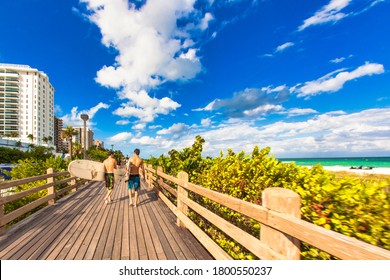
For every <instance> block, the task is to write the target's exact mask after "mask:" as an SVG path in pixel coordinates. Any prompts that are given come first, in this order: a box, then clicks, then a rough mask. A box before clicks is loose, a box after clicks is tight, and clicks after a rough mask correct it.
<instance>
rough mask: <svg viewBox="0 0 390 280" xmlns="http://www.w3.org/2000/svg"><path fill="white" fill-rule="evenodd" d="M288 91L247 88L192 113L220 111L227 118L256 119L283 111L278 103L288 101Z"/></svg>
mask: <svg viewBox="0 0 390 280" xmlns="http://www.w3.org/2000/svg"><path fill="white" fill-rule="evenodd" d="M288 96H289V91H288V89H287V87H286V86H278V87H275V88H273V87H271V86H269V87H264V88H262V89H258V88H247V89H245V90H243V91H240V92H236V93H234V94H233V97H232V98H227V99H215V100H214V101H212V102H210V103H209V104H208V105H207V106H206V107H204V108H198V109H193V111H222V114H224V115H225V116H226V117H228V118H244V117H258V116H261V115H264V114H266V113H267V112H268V113H271V112H275V111H280V110H282V109H283V107H282V106H280V105H279V103H282V102H284V101H286V100H287V99H288Z"/></svg>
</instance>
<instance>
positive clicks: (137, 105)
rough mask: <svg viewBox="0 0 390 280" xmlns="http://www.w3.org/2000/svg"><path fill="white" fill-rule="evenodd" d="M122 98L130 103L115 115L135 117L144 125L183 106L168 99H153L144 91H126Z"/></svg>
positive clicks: (116, 111)
mask: <svg viewBox="0 0 390 280" xmlns="http://www.w3.org/2000/svg"><path fill="white" fill-rule="evenodd" d="M121 98H123V99H125V98H127V99H129V100H130V101H129V102H127V103H123V104H121V106H120V107H119V108H118V109H116V110H115V111H114V112H113V114H115V115H118V116H121V117H126V118H129V117H135V118H138V119H140V121H141V122H143V123H148V122H152V121H153V120H154V119H155V118H156V117H157V115H159V114H162V115H167V114H169V113H170V112H171V111H173V110H176V109H177V108H179V107H180V106H181V105H180V104H179V103H177V102H175V101H173V100H172V99H170V98H168V97H163V98H162V99H158V98H155V97H153V98H152V97H150V96H149V95H148V93H147V92H146V91H144V90H141V91H140V92H135V91H125V90H124V91H122V92H121Z"/></svg>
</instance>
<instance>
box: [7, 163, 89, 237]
mask: <svg viewBox="0 0 390 280" xmlns="http://www.w3.org/2000/svg"><path fill="white" fill-rule="evenodd" d="M59 176H62V177H68V178H65V179H61V180H57V179H56V178H57V177H59ZM69 176H70V175H69V172H68V171H64V172H57V173H55V172H54V170H53V168H49V169H48V170H47V174H44V175H39V176H35V177H30V178H25V179H20V180H13V181H5V182H1V183H0V191H1V192H2V195H1V197H0V233H3V232H4V231H5V228H6V225H7V224H8V223H10V222H12V221H13V220H15V219H17V218H18V217H20V216H22V215H24V214H26V213H28V212H30V211H31V210H33V209H35V208H37V207H39V206H41V205H43V204H45V203H48V204H49V205H51V204H54V203H55V201H56V199H57V198H58V197H60V196H62V195H64V194H65V193H66V192H68V191H72V192H73V191H75V190H76V189H77V188H78V187H80V186H82V185H84V184H85V183H86V182H87V181H86V180H80V179H78V178H76V177H69ZM41 180H46V184H43V185H40V186H37V187H33V188H31V189H27V190H24V191H21V192H15V193H12V192H9V191H5V190H7V189H8V190H12V188H15V187H17V186H20V185H23V184H29V183H33V182H36V181H41ZM58 186H63V187H61V188H60V189H59V188H58ZM45 189H46V190H47V195H46V196H44V197H41V198H39V199H37V200H34V201H32V202H30V203H29V204H26V205H24V206H22V207H20V208H18V209H16V210H14V211H12V212H10V213H6V214H5V213H4V205H5V204H6V203H9V202H12V201H15V200H17V199H21V198H24V197H26V196H28V195H31V194H33V193H36V192H39V191H42V190H45Z"/></svg>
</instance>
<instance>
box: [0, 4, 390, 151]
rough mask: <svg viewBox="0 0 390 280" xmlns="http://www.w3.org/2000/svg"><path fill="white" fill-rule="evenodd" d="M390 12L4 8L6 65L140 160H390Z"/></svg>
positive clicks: (70, 121) (70, 120)
mask: <svg viewBox="0 0 390 280" xmlns="http://www.w3.org/2000/svg"><path fill="white" fill-rule="evenodd" d="M389 2H390V1H389V0H317V1H311V0H296V1H290V0H279V1H271V0H166V1H161V0H130V1H129V0H79V1H78V0H67V1H64V0H62V1H52V0H0V4H1V5H0V7H1V9H0V26H1V28H0V63H14V64H25V65H29V66H31V67H32V68H37V69H38V70H40V71H43V72H45V73H46V74H47V75H48V76H49V80H50V82H51V84H52V85H53V86H54V88H55V115H56V116H57V117H59V118H62V119H63V120H64V126H68V125H70V126H82V125H83V123H82V120H81V119H80V114H88V115H89V117H90V120H89V121H88V122H87V126H88V127H91V129H92V130H93V131H94V134H95V137H94V138H95V139H100V140H102V141H104V143H105V147H106V148H112V147H113V148H114V150H121V151H122V152H123V153H124V154H125V155H129V156H131V155H132V152H133V150H134V149H135V148H139V149H140V150H141V156H143V157H144V158H148V157H149V156H156V157H158V156H159V155H161V154H167V153H168V152H169V151H170V150H171V149H176V150H181V149H182V148H184V147H189V146H190V145H192V143H193V142H194V140H195V137H196V135H200V136H202V137H203V138H204V139H205V141H206V143H205V144H204V150H203V155H204V156H216V155H219V154H220V151H222V152H223V153H225V154H226V152H227V149H229V148H231V149H232V150H233V151H235V152H239V151H243V150H244V151H246V152H248V153H250V152H251V151H252V150H253V148H254V147H255V146H256V145H257V146H259V147H260V148H264V147H267V146H268V147H270V148H271V153H272V154H274V155H275V156H276V157H278V158H289V157H346V156H390V75H389V69H390V51H389V50H390V27H389V26H390V16H389V15H390V3H389Z"/></svg>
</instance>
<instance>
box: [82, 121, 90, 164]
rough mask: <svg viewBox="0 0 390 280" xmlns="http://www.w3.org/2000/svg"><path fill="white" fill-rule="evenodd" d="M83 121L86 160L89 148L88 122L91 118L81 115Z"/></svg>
mask: <svg viewBox="0 0 390 280" xmlns="http://www.w3.org/2000/svg"><path fill="white" fill-rule="evenodd" d="M80 117H81V119H82V120H83V121H84V159H85V158H86V150H87V149H86V148H87V120H89V116H88V115H87V114H81V116H80Z"/></svg>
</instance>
